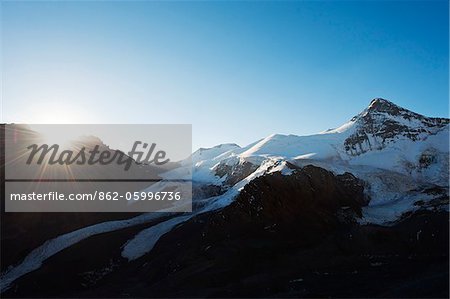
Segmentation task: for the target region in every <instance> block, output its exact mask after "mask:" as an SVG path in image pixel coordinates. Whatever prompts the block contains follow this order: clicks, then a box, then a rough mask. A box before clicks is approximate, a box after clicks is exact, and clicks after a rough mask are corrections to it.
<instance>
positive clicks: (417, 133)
mask: <svg viewBox="0 0 450 299" xmlns="http://www.w3.org/2000/svg"><path fill="white" fill-rule="evenodd" d="M351 122H353V123H354V131H353V132H352V133H351V134H350V136H349V137H348V138H347V139H346V140H345V142H344V144H345V150H346V151H347V152H348V153H349V154H351V155H360V154H362V153H365V152H367V151H370V150H373V149H378V150H380V149H382V148H384V147H386V146H387V144H389V143H391V142H393V141H394V140H396V139H404V138H408V139H411V140H413V141H416V140H423V139H424V138H427V137H428V136H429V135H435V134H436V133H437V132H439V131H440V130H441V129H442V128H443V127H445V126H447V125H448V124H449V119H447V118H434V117H425V116H423V115H421V114H418V113H415V112H412V111H410V110H407V109H404V108H402V107H400V106H397V105H395V104H394V103H392V102H390V101H388V100H385V99H381V98H376V99H374V100H372V101H371V102H370V105H369V106H368V107H367V108H366V109H365V110H364V111H363V112H361V113H360V114H358V115H357V116H355V117H354V118H352V120H351Z"/></svg>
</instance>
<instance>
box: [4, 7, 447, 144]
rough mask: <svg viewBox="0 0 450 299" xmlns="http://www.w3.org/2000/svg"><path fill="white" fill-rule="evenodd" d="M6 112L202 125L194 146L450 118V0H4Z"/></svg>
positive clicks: (32, 119) (11, 116)
mask: <svg viewBox="0 0 450 299" xmlns="http://www.w3.org/2000/svg"><path fill="white" fill-rule="evenodd" d="M1 8H2V100H3V111H2V115H3V121H4V122H29V123H192V124H193V147H194V149H195V148H197V147H201V146H203V147H207V146H214V145H216V144H219V143H224V142H235V143H238V144H241V145H246V144H248V143H250V142H253V141H255V140H257V139H259V138H262V137H265V136H267V135H269V134H271V133H285V134H311V133H316V132H319V131H323V130H325V129H328V128H332V127H336V126H339V125H340V124H342V123H344V122H345V121H347V120H348V119H350V118H351V117H352V116H353V115H355V114H357V113H358V112H360V111H361V110H362V109H364V108H365V107H366V106H367V105H368V103H369V102H370V100H371V99H372V98H375V97H384V98H387V99H390V100H392V101H393V102H395V103H397V104H399V105H401V106H403V107H406V108H408V109H411V110H414V111H416V112H419V113H422V114H425V115H429V116H445V117H448V114H449V108H448V96H449V94H448V92H449V77H448V71H449V60H448V45H449V40H448V38H449V32H448V12H449V7H448V1H424V2H420V1H396V2H389V1H377V2H376V1H332V2H326V1H282V2H275V1H264V2H256V1H255V2H252V1H245V2H240V1H233V2H225V1H220V2H212V1H196V2H181V1H172V2H160V1H153V2H145V1H135V2H118V1H115V2H89V1H88V2H76V1H72V2H53V1H49V2H31V1H24V2H13V1H10V2H2V4H1Z"/></svg>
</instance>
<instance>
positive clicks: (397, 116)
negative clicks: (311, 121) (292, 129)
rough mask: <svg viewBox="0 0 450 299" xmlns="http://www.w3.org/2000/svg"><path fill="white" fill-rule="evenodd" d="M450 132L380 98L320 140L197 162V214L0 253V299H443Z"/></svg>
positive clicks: (268, 145) (145, 217)
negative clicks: (325, 298) (2, 297)
mask: <svg viewBox="0 0 450 299" xmlns="http://www.w3.org/2000/svg"><path fill="white" fill-rule="evenodd" d="M449 122H450V121H449V119H447V118H433V117H426V116H423V115H420V114H418V113H415V112H412V111H409V110H407V109H404V108H402V107H399V106H397V105H395V104H394V103H392V102H390V101H388V100H385V99H380V98H376V99H374V100H372V101H371V102H370V104H369V105H368V107H367V108H366V109H364V110H363V111H362V112H361V113H359V114H358V115H356V116H354V117H353V118H351V119H350V120H349V121H348V122H346V123H345V124H343V125H342V126H340V127H338V128H335V129H329V130H326V131H323V132H320V133H318V134H314V135H309V136H297V135H280V134H273V135H270V136H268V137H266V138H264V139H261V140H258V141H256V142H254V143H252V144H249V145H247V146H245V147H240V146H238V145H236V144H221V145H218V146H215V147H213V148H201V149H199V150H197V151H196V152H194V153H193V154H192V156H191V157H189V159H186V160H185V161H181V162H180V165H181V166H183V165H185V166H186V167H191V165H193V171H192V174H193V177H192V180H193V212H192V213H184V214H179V213H169V212H168V213H149V214H140V215H133V216H132V217H126V215H121V216H120V219H117V215H116V216H111V218H110V219H108V216H107V215H104V217H97V218H95V217H93V218H92V219H94V218H95V220H92V219H89V217H86V219H85V220H83V221H78V222H77V225H75V226H61V228H60V229H59V230H58V229H56V230H55V231H54V232H52V234H46V235H45V239H39V240H37V241H36V240H34V242H30V243H29V244H37V243H40V245H39V246H35V247H32V248H31V247H30V248H22V251H21V252H19V253H17V254H15V255H11V254H9V255H4V254H3V253H2V274H1V276H0V277H1V284H0V286H1V291H2V292H3V294H2V295H5V296H6V297H34V296H37V297H85V296H89V297H92V296H93V297H111V296H114V297H186V296H193V297H255V296H258V297H261V296H264V297H270V296H276V297H322V296H338V297H377V296H381V297H417V296H419V297H441V296H442V297H448V211H449V208H448V207H449V206H448V204H449V195H448V190H449ZM191 162H192V164H191ZM190 170H191V169H183V167H179V168H175V169H172V170H169V171H166V172H164V173H162V174H159V175H160V176H161V177H162V178H163V179H170V178H173V177H179V172H180V171H181V172H183V171H190ZM2 213H3V211H2ZM125 214H126V213H125ZM30 217H33V216H30ZM49 217H52V216H50V215H49ZM100 220H101V221H100ZM61 221H62V220H61ZM8 225H10V226H11V225H12V224H9V223H7V222H5V221H2V230H5V229H8ZM5 226H6V228H5ZM34 229H36V230H39V229H40V227H39V226H36V227H35V228H34ZM27 233H28V235H29V238H35V237H33V231H29V232H27ZM2 235H3V234H2ZM14 242H16V243H19V242H21V240H20V239H18V238H15V237H14V236H11V235H7V238H4V237H3V236H2V243H3V244H5V243H6V244H7V246H8V247H7V248H14ZM3 246H4V245H2V247H3ZM30 246H31V245H30ZM4 248H5V247H3V248H2V251H4V250H3V249H4ZM9 250H11V249H9ZM49 278H51V279H49Z"/></svg>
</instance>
